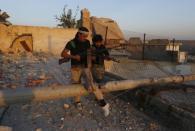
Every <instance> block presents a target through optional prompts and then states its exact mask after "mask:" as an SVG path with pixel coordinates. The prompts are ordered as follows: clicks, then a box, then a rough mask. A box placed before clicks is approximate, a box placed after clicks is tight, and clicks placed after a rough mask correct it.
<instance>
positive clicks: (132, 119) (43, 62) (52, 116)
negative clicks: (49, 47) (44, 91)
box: [0, 53, 173, 131]
mask: <svg viewBox="0 0 195 131" xmlns="http://www.w3.org/2000/svg"><path fill="white" fill-rule="evenodd" d="M0 65H1V66H0V89H1V90H3V89H6V88H12V89H15V88H35V87H36V88H41V87H43V86H44V87H45V88H46V86H51V85H66V84H69V83H70V75H71V74H70V63H65V64H63V65H61V66H59V65H58V58H57V57H55V56H53V55H50V54H45V53H34V54H28V53H23V54H18V55H13V54H3V55H2V54H1V55H0ZM119 95H123V94H119ZM105 98H106V100H107V102H108V103H110V105H111V114H110V115H109V116H108V117H104V116H103V114H102V110H101V109H100V107H99V106H98V105H97V101H96V100H95V98H94V96H93V94H91V95H89V96H86V97H83V98H82V102H83V106H84V107H83V110H82V111H79V110H78V109H76V108H75V106H74V104H73V101H72V98H68V99H64V100H55V101H48V102H42V103H28V104H17V105H11V106H9V107H8V108H7V110H5V112H4V115H3V116H2V117H1V120H0V125H2V126H9V127H12V128H13V130H14V131H58V130H69V131H72V130H73V131H76V130H79V131H85V130H91V131H92V130H97V131H100V130H105V131H106V130H108V131H109V130H113V131H114V130H116V131H118V130H128V131H131V130H132V131H164V130H166V131H169V130H173V129H169V128H167V127H165V126H163V125H162V124H160V123H159V122H158V121H156V120H154V119H152V118H150V117H149V116H148V115H146V114H145V113H143V112H142V111H140V110H138V109H137V108H135V107H134V106H133V105H132V104H131V102H128V101H124V100H122V99H120V98H119V97H118V96H116V94H115V95H114V94H111V93H110V94H105ZM64 104H67V105H69V107H68V108H64ZM1 109H5V108H1Z"/></svg>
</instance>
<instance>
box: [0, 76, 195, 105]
mask: <svg viewBox="0 0 195 131" xmlns="http://www.w3.org/2000/svg"><path fill="white" fill-rule="evenodd" d="M192 80H195V74H194V75H186V76H182V75H180V76H169V77H161V78H149V79H141V80H121V81H112V82H107V83H106V84H105V85H103V86H101V91H102V92H104V93H107V92H112V91H120V90H127V89H135V88H138V87H140V86H146V85H154V84H169V83H182V82H185V81H192ZM96 86H97V85H96ZM88 94H89V92H88V91H87V90H86V89H85V88H84V87H83V85H81V84H73V85H65V86H55V87H54V86H52V87H42V88H18V89H7V90H1V91H0V107H2V106H7V105H11V104H17V103H28V102H40V101H47V100H55V99H65V98H68V97H74V96H77V95H82V96H84V95H88Z"/></svg>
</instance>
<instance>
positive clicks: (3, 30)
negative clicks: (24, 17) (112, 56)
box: [0, 24, 77, 55]
mask: <svg viewBox="0 0 195 131" xmlns="http://www.w3.org/2000/svg"><path fill="white" fill-rule="evenodd" d="M76 32H77V29H63V28H49V27H39V26H20V25H11V26H5V25H3V24H0V50H1V51H7V50H8V49H9V48H10V47H11V45H12V44H13V41H14V40H15V39H16V38H17V37H18V36H21V35H25V34H28V35H32V40H33V49H32V50H33V51H36V52H40V51H42V52H48V53H53V54H55V55H60V53H61V51H62V50H63V48H64V46H65V44H66V43H67V42H68V41H69V40H71V39H72V38H74V36H75V34H76Z"/></svg>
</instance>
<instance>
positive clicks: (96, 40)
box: [92, 34, 119, 83]
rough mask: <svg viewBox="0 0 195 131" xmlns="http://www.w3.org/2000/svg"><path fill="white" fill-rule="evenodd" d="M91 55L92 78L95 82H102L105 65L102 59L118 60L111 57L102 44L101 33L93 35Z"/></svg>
mask: <svg viewBox="0 0 195 131" xmlns="http://www.w3.org/2000/svg"><path fill="white" fill-rule="evenodd" d="M92 42H93V44H92V52H93V53H92V56H93V66H92V73H93V78H94V79H95V81H96V82H97V83H102V82H103V80H104V74H105V65H104V60H109V61H110V60H112V61H114V62H118V63H119V61H118V60H116V59H114V58H111V57H110V55H109V52H108V50H107V49H106V47H105V46H104V45H103V38H102V36H101V35H99V34H97V35H94V36H93V38H92Z"/></svg>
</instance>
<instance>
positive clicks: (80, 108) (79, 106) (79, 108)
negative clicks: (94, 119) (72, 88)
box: [75, 102, 83, 110]
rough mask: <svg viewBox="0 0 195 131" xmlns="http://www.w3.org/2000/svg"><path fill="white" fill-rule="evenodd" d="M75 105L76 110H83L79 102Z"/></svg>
mask: <svg viewBox="0 0 195 131" xmlns="http://www.w3.org/2000/svg"><path fill="white" fill-rule="evenodd" d="M75 105H76V108H77V109H78V110H82V109H83V106H82V104H81V102H77V103H76V104H75Z"/></svg>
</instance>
